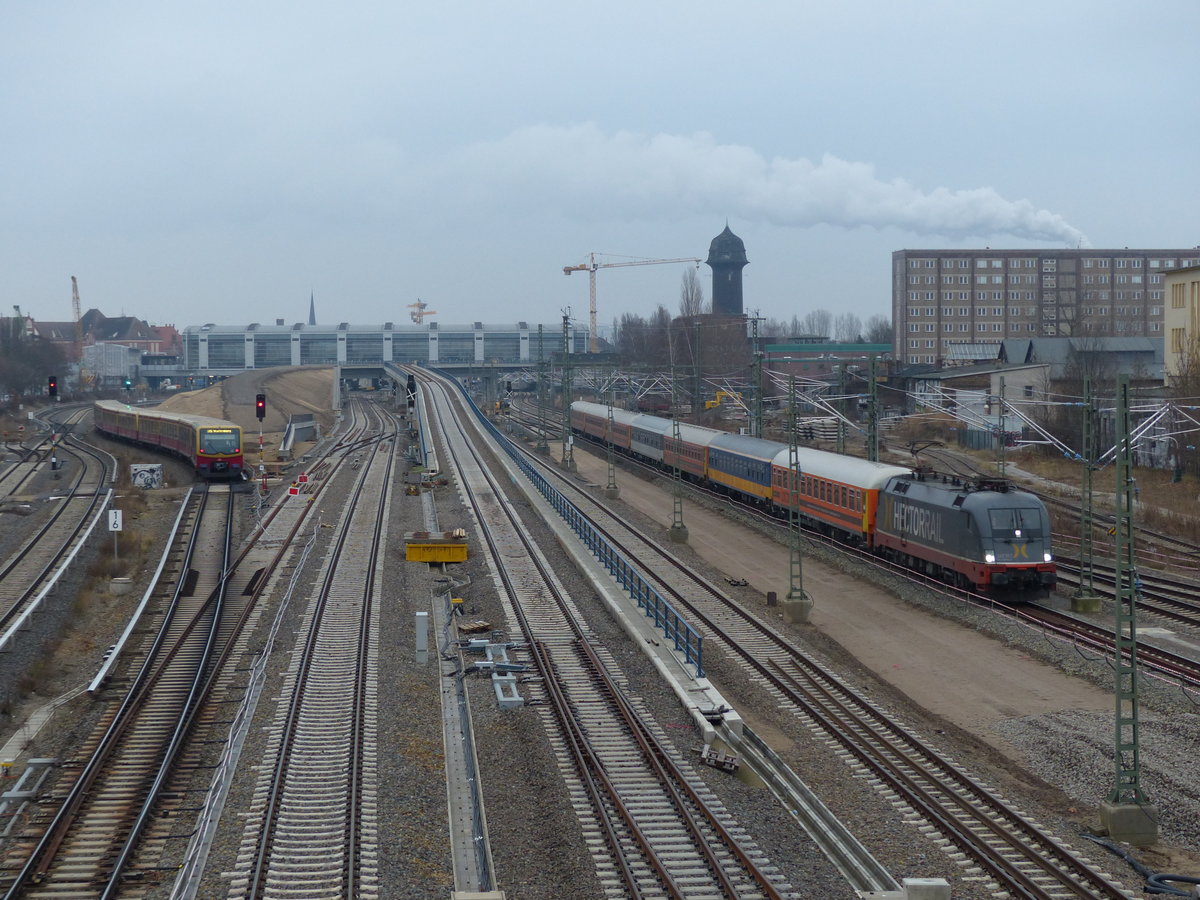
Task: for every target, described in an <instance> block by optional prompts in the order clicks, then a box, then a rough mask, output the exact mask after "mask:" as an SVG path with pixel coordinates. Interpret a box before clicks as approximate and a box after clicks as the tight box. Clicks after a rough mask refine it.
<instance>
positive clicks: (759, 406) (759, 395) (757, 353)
mask: <svg viewBox="0 0 1200 900" xmlns="http://www.w3.org/2000/svg"><path fill="white" fill-rule="evenodd" d="M751 322H753V325H752V326H751V327H752V329H753V344H752V346H753V347H754V356H753V362H752V363H751V365H753V367H754V421H753V423H751V426H750V433H751V434H753V435H754V436H755V437H756V438H760V437H762V436H763V352H762V350H761V349H760V348H759V346H758V310H755V311H754V317H753V318H752V319H751Z"/></svg>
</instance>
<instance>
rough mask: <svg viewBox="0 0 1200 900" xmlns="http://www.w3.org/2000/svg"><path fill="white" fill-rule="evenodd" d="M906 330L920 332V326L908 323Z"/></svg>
mask: <svg viewBox="0 0 1200 900" xmlns="http://www.w3.org/2000/svg"><path fill="white" fill-rule="evenodd" d="M908 330H909V331H920V330H921V326H920V325H918V324H917V323H916V322H909V323H908Z"/></svg>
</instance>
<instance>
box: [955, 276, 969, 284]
mask: <svg viewBox="0 0 1200 900" xmlns="http://www.w3.org/2000/svg"><path fill="white" fill-rule="evenodd" d="M958 283H959V284H970V283H971V276H970V275H959V276H958Z"/></svg>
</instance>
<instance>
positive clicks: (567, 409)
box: [562, 309, 578, 472]
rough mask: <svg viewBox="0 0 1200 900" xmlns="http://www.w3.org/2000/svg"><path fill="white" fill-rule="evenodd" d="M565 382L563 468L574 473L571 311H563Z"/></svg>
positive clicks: (563, 398) (563, 383)
mask: <svg viewBox="0 0 1200 900" xmlns="http://www.w3.org/2000/svg"><path fill="white" fill-rule="evenodd" d="M562 333H563V380H562V406H563V428H562V467H563V468H564V469H566V470H567V471H568V472H574V471H575V470H576V469H577V468H578V467H577V466H576V465H575V454H574V452H573V447H572V441H571V311H570V310H569V309H566V310H563V317H562Z"/></svg>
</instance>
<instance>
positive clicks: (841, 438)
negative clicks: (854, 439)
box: [837, 363, 846, 453]
mask: <svg viewBox="0 0 1200 900" xmlns="http://www.w3.org/2000/svg"><path fill="white" fill-rule="evenodd" d="M838 398H839V399H838V420H837V452H838V453H845V452H846V364H845V363H842V364H841V365H840V366H838Z"/></svg>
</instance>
